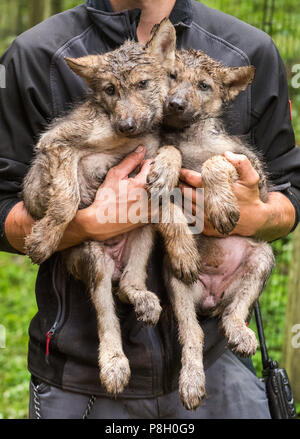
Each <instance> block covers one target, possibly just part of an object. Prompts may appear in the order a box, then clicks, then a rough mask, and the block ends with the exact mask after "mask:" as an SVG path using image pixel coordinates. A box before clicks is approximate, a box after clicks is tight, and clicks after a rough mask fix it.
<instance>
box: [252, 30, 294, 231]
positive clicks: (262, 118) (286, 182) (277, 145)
mask: <svg viewBox="0 0 300 439" xmlns="http://www.w3.org/2000/svg"><path fill="white" fill-rule="evenodd" d="M252 63H253V64H254V65H255V66H256V78H255V81H254V84H253V87H252V103H253V106H252V121H253V126H252V129H251V133H252V142H253V144H254V145H255V146H256V148H257V149H258V150H259V151H261V152H262V153H263V157H264V159H265V163H266V170H267V172H268V174H269V179H270V181H271V184H272V185H273V187H274V190H277V191H281V192H282V193H283V194H284V195H286V196H287V197H288V198H289V199H290V201H291V202H292V204H293V205H294V207H295V211H296V222H295V225H294V229H295V227H296V226H297V224H298V222H299V218H300V148H299V147H297V146H296V145H295V136H294V131H293V127H292V120H291V111H290V102H289V97H288V83H287V77H286V71H285V66H284V63H283V61H282V59H281V57H280V55H279V52H278V50H277V48H276V46H275V45H274V43H273V41H272V40H271V38H269V37H267V38H266V40H265V41H264V43H263V44H262V45H261V46H260V48H259V49H258V51H257V52H256V54H255V57H254V58H253V59H252Z"/></svg>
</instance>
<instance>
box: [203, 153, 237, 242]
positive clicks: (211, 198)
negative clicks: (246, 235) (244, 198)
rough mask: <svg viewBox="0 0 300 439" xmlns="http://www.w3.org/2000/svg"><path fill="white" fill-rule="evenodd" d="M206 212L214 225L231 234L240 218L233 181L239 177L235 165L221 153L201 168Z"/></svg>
mask: <svg viewBox="0 0 300 439" xmlns="http://www.w3.org/2000/svg"><path fill="white" fill-rule="evenodd" d="M201 175H202V182H203V188H204V206H205V213H206V216H207V219H208V220H209V222H210V223H211V224H212V225H213V227H214V228H215V229H216V230H217V231H218V232H220V233H222V234H229V233H230V232H232V230H233V229H234V228H235V227H236V225H237V223H238V220H239V218H240V212H239V206H238V203H237V199H236V197H235V195H234V193H233V191H232V183H233V182H234V181H236V180H237V179H238V174H237V171H236V169H235V167H234V166H233V165H232V164H231V163H229V162H228V160H226V159H225V157H223V156H221V155H216V156H214V157H212V158H211V159H209V160H207V161H206V162H205V163H204V164H203V167H202V170H201Z"/></svg>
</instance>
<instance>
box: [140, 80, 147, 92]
mask: <svg viewBox="0 0 300 439" xmlns="http://www.w3.org/2000/svg"><path fill="white" fill-rule="evenodd" d="M148 82H149V81H147V80H146V79H143V81H140V82H139V83H138V88H140V89H141V90H143V89H144V88H146V87H147V85H148Z"/></svg>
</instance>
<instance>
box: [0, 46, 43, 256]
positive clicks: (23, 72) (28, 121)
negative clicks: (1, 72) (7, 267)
mask: <svg viewBox="0 0 300 439" xmlns="http://www.w3.org/2000/svg"><path fill="white" fill-rule="evenodd" d="M42 61H43V62H42ZM0 64H2V65H3V66H4V68H5V78H6V81H5V82H6V83H5V84H4V88H0V251H7V252H11V253H16V250H15V249H13V248H12V247H11V246H10V244H9V243H8V241H7V239H6V236H5V230H4V225H5V221H6V218H7V215H8V214H9V212H10V210H11V209H12V207H13V206H14V205H15V204H16V203H18V202H20V191H21V188H22V181H23V179H24V176H25V175H26V172H27V169H28V166H29V164H30V162H31V159H32V156H33V148H34V144H35V143H36V141H37V139H38V135H39V133H40V132H41V130H42V129H43V127H44V126H45V124H46V123H47V121H48V120H49V118H50V116H49V113H50V110H49V107H50V105H49V95H50V94H49V93H48V84H47V82H48V81H47V71H48V72H49V68H48V66H47V64H46V63H45V59H43V60H42V59H41V58H40V57H39V54H38V51H37V53H34V51H32V50H31V49H30V46H29V47H28V45H26V40H25V43H23V42H22V43H20V42H19V41H18V39H17V40H16V41H15V42H14V43H13V44H12V46H11V47H10V48H9V49H8V50H7V51H6V52H5V53H4V55H3V56H2V57H1V59H0ZM47 69H48V70H47ZM47 93H48V99H47Z"/></svg>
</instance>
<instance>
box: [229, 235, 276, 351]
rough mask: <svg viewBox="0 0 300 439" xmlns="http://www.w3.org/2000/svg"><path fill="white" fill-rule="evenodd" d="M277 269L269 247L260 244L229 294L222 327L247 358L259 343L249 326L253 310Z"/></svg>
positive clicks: (233, 344) (235, 347)
mask: <svg viewBox="0 0 300 439" xmlns="http://www.w3.org/2000/svg"><path fill="white" fill-rule="evenodd" d="M273 266H274V256H273V252H272V249H271V247H270V246H269V245H268V244H267V243H259V244H258V245H257V247H256V248H255V249H254V250H253V252H252V253H251V255H250V256H249V258H248V260H247V262H246V264H245V266H244V267H243V273H242V275H241V276H239V278H238V279H237V280H235V281H234V282H233V283H232V284H231V286H230V287H229V288H228V289H227V291H225V293H224V298H223V300H224V301H225V302H228V304H227V305H226V306H225V308H224V310H223V312H222V316H221V327H222V329H223V330H224V333H225V336H226V338H227V339H228V344H229V346H230V347H231V348H232V350H233V351H234V352H236V353H237V354H240V355H242V356H245V357H250V356H252V355H254V354H255V352H256V349H257V340H256V336H255V334H254V332H253V331H252V330H251V329H250V328H248V327H247V326H246V323H245V321H246V319H247V317H248V315H249V310H250V308H251V306H252V305H253V303H254V302H255V300H256V299H257V298H258V297H259V295H260V293H261V292H262V290H263V287H264V285H265V283H266V281H267V279H268V278H269V276H270V274H271V271H272V269H273Z"/></svg>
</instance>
